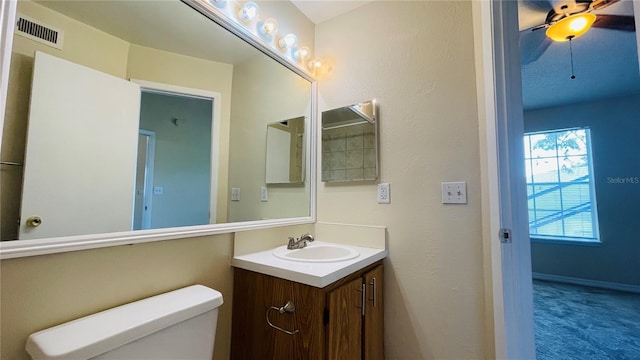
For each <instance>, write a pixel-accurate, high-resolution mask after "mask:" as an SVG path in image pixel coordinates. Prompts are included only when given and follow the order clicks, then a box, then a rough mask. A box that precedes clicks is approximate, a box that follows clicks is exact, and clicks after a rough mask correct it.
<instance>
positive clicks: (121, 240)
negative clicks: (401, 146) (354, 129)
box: [0, 0, 317, 259]
mask: <svg viewBox="0 0 640 360" xmlns="http://www.w3.org/2000/svg"><path fill="white" fill-rule="evenodd" d="M182 1H183V2H184V3H185V4H187V5H188V6H191V7H192V8H194V9H195V10H197V11H199V12H200V13H202V14H203V15H205V16H206V17H208V18H209V19H210V20H212V21H213V22H215V23H217V24H218V25H220V26H222V27H223V28H225V29H226V30H227V31H230V32H231V33H233V34H235V35H236V36H238V37H239V38H240V39H242V40H244V41H246V42H248V43H249V44H251V45H252V46H254V47H255V48H257V49H258V50H260V51H262V52H263V53H265V54H266V55H268V56H269V57H271V58H272V59H273V60H275V61H277V62H279V63H280V64H282V65H284V66H285V67H287V68H288V69H289V70H291V71H293V72H294V73H296V74H298V75H299V76H301V77H302V78H304V79H305V80H308V81H309V82H310V83H311V111H310V126H309V130H308V131H309V132H308V135H309V136H307V139H306V141H305V145H306V146H308V148H309V153H310V154H309V164H308V167H309V171H310V173H309V174H310V175H309V179H308V181H309V195H310V201H309V216H304V217H296V218H285V219H275V220H258V221H245V222H235V223H225V224H211V225H200V226H186V227H175V228H166V229H153V230H136V231H124V232H116V233H108V234H93V235H78V236H67V237H59V238H49V239H37V240H19V241H4V242H1V243H0V259H11V258H19V257H27V256H36V255H45V254H54V253H61V252H68V251H78V250H87V249H96V248H103V247H110V246H118V245H130V244H140V243H145V242H153V241H163V240H172V239H181V238H189V237H197V236H207V235H217V234H226V233H232V232H237V231H243V230H254V229H265V228H271V227H278V226H288V225H299V224H310V223H314V222H315V220H316V184H317V180H316V120H315V119H316V112H317V108H316V106H317V103H316V99H317V84H316V81H315V79H314V78H313V77H312V76H311V75H310V74H308V73H307V72H306V71H304V70H303V69H302V68H301V67H300V66H299V65H297V64H295V63H293V62H292V61H290V60H289V59H286V58H284V57H283V56H282V55H281V54H279V53H278V52H277V51H275V49H272V48H270V47H269V46H267V45H265V44H264V43H263V42H262V40H261V39H260V38H258V37H257V36H256V35H254V34H252V33H251V32H249V31H248V30H247V29H245V28H243V27H241V26H240V25H238V24H236V23H235V22H233V21H232V20H230V19H228V18H227V17H226V15H224V14H223V13H222V12H220V11H217V10H216V9H213V8H212V7H209V6H206V5H204V2H203V1H200V0H182ZM16 8H17V0H8V1H3V2H2V3H1V5H0V115H1V119H0V139H1V138H2V131H3V126H4V112H5V108H6V100H7V99H6V94H7V91H6V90H7V87H8V83H9V66H10V63H11V49H12V42H13V30H14V24H15V18H16ZM0 141H1V140H0Z"/></svg>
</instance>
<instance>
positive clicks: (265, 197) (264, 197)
mask: <svg viewBox="0 0 640 360" xmlns="http://www.w3.org/2000/svg"><path fill="white" fill-rule="evenodd" d="M260 201H269V190H268V189H267V187H266V186H262V187H261V188H260Z"/></svg>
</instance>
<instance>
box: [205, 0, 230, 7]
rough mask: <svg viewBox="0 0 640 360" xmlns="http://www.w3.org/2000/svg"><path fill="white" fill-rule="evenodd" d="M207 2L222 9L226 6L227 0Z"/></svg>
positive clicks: (210, 0)
mask: <svg viewBox="0 0 640 360" xmlns="http://www.w3.org/2000/svg"><path fill="white" fill-rule="evenodd" d="M209 3H211V5H213V6H215V7H217V8H219V9H222V8H224V7H225V6H227V0H209Z"/></svg>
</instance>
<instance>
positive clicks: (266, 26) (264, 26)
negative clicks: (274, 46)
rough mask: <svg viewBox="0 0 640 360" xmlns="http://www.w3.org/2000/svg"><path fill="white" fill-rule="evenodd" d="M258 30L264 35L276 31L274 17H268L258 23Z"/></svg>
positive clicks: (276, 22) (276, 26) (276, 23)
mask: <svg viewBox="0 0 640 360" xmlns="http://www.w3.org/2000/svg"><path fill="white" fill-rule="evenodd" d="M258 31H260V34H262V35H264V36H268V35H271V34H274V33H275V32H276V31H278V21H277V20H276V19H274V18H268V19H267V20H265V21H264V22H262V23H261V24H260V25H259V27H258Z"/></svg>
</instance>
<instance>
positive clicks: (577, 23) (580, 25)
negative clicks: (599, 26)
mask: <svg viewBox="0 0 640 360" xmlns="http://www.w3.org/2000/svg"><path fill="white" fill-rule="evenodd" d="M585 26H587V19H585V18H581V17H579V18H575V19H573V20H572V21H571V23H569V29H571V31H576V32H578V31H580V30H582V29H584V28H585Z"/></svg>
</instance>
